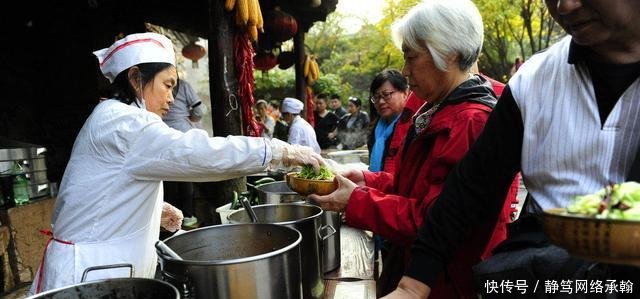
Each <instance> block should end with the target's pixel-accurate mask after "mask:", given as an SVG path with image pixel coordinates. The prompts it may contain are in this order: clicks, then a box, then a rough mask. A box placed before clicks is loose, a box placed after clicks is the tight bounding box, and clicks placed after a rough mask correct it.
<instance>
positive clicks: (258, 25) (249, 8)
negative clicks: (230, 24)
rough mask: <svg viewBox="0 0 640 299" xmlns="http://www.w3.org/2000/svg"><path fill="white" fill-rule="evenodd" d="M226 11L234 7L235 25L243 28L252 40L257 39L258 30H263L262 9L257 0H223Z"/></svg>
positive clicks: (255, 40)
mask: <svg viewBox="0 0 640 299" xmlns="http://www.w3.org/2000/svg"><path fill="white" fill-rule="evenodd" d="M224 8H225V9H226V10H227V11H233V10H234V9H235V13H236V15H235V18H236V25H238V26H240V27H242V28H245V30H246V31H247V32H249V35H250V36H251V40H252V41H253V42H257V41H258V31H261V32H264V29H263V27H264V20H263V19H262V9H261V8H260V2H259V1H258V0H225V2H224Z"/></svg>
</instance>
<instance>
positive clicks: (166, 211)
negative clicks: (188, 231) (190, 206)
mask: <svg viewBox="0 0 640 299" xmlns="http://www.w3.org/2000/svg"><path fill="white" fill-rule="evenodd" d="M183 218H184V217H183V216H182V211H180V210H178V208H176V207H174V206H172V205H170V204H168V203H166V202H164V203H163V205H162V216H161V217H160V226H162V227H163V228H164V229H166V230H168V231H170V232H175V231H177V230H179V229H180V228H181V227H182V219H183Z"/></svg>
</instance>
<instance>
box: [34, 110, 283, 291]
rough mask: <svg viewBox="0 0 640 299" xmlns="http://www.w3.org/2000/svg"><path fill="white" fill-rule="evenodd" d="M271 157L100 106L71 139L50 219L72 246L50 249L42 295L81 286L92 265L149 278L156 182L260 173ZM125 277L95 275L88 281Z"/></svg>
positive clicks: (256, 144) (262, 143)
mask: <svg viewBox="0 0 640 299" xmlns="http://www.w3.org/2000/svg"><path fill="white" fill-rule="evenodd" d="M271 158H272V153H271V148H270V141H269V140H266V139H265V138H252V137H244V136H229V137H226V138H224V137H213V138H210V137H208V135H207V132H205V131H203V130H199V129H194V130H190V131H188V132H186V133H182V132H180V131H178V130H175V129H172V128H169V127H168V126H167V125H166V124H165V123H164V122H162V119H161V118H160V117H159V116H158V115H156V114H153V113H151V112H148V111H146V110H145V109H144V108H138V107H137V106H135V104H132V105H126V104H123V103H121V102H119V101H117V100H107V101H104V102H102V103H100V104H99V105H98V106H96V108H95V109H94V111H93V113H92V114H91V115H90V116H89V118H88V119H87V121H86V122H85V124H84V126H83V127H82V130H81V131H80V133H79V135H78V137H77V139H76V141H75V144H74V146H73V151H72V153H71V158H70V160H69V164H68V165H67V168H66V170H65V173H64V177H63V179H62V182H61V184H60V189H59V193H58V198H57V200H56V204H55V208H54V213H53V217H52V223H53V224H52V231H53V235H54V237H55V238H56V239H58V240H64V241H69V242H73V243H74V244H73V245H67V244H63V243H61V242H56V241H53V242H51V243H50V244H49V246H48V248H47V252H46V256H45V262H44V268H43V269H44V271H43V277H42V285H41V291H44V290H50V289H53V288H58V287H63V286H67V285H71V284H76V283H79V282H80V279H81V275H82V272H83V271H84V270H85V269H86V268H87V267H91V266H98V265H108V264H118V263H129V264H133V266H134V275H133V276H134V277H147V278H150V277H153V276H154V274H155V268H156V262H157V256H156V253H155V249H154V243H155V241H156V240H157V239H158V235H159V230H160V214H161V211H162V198H163V194H162V180H169V181H190V182H197V181H200V182H202V181H218V180H225V179H229V178H233V177H239V176H242V175H246V174H250V173H255V172H259V171H263V170H264V169H265V168H266V166H267V164H268V163H269V162H270V161H271ZM128 275H129V273H128V270H127V269H114V270H107V271H96V272H90V275H89V276H88V279H87V280H94V279H104V278H113V277H128ZM37 278H38V276H36V279H35V281H34V284H33V286H32V293H33V292H34V291H35V285H36V283H37V281H38V279H37Z"/></svg>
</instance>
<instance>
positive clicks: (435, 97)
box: [310, 0, 513, 299]
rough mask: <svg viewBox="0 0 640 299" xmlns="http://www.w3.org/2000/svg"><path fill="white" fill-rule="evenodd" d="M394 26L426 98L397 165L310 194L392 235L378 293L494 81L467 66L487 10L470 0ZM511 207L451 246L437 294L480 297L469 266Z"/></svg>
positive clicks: (407, 68)
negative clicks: (480, 9)
mask: <svg viewBox="0 0 640 299" xmlns="http://www.w3.org/2000/svg"><path fill="white" fill-rule="evenodd" d="M454 20H455V21H454ZM452 24H455V26H452ZM425 28H429V30H425ZM395 32H396V35H397V36H399V37H400V38H399V39H398V40H399V42H398V43H399V44H401V47H402V51H403V52H404V57H405V65H404V68H403V70H402V73H403V74H404V75H405V76H406V77H407V78H408V82H409V86H411V89H412V90H413V92H414V93H415V94H416V96H418V97H419V98H422V99H425V100H426V103H425V104H424V105H423V106H422V107H421V108H420V109H419V110H418V112H417V113H416V116H414V117H413V125H412V127H411V128H409V130H408V134H407V136H406V137H405V141H404V145H403V147H402V149H401V152H400V153H399V155H400V156H399V157H398V160H397V161H398V162H399V164H398V165H397V166H396V170H395V173H386V172H368V171H347V172H345V173H343V175H336V180H337V182H338V184H339V187H338V189H337V190H336V191H335V192H333V193H331V194H329V195H326V196H317V195H311V196H310V198H311V199H312V200H315V201H316V202H318V203H320V204H321V206H322V208H324V209H326V210H332V211H344V214H345V219H346V222H347V224H348V225H349V226H350V227H355V228H360V229H365V230H369V231H372V232H373V233H374V234H377V235H380V236H381V237H383V238H384V239H385V240H388V241H389V242H391V243H392V247H391V248H390V249H389V254H388V256H387V258H386V259H385V260H384V265H383V267H382V273H381V276H380V278H379V279H378V281H377V287H378V296H382V295H385V294H387V293H389V292H391V291H393V290H394V289H395V287H396V286H397V284H398V281H399V280H400V278H401V277H402V275H403V274H404V268H405V265H407V263H408V262H409V260H410V259H411V256H410V252H409V249H410V245H411V243H412V242H413V240H414V239H415V238H416V235H417V234H418V227H420V226H421V225H422V223H424V221H425V218H424V216H425V215H426V214H427V211H428V210H429V209H430V208H431V207H432V206H433V205H434V203H435V202H436V199H437V197H438V195H439V194H440V191H441V190H442V188H443V186H444V181H445V179H446V177H447V176H448V175H449V173H450V172H451V170H452V169H453V168H454V166H455V165H456V164H457V163H458V161H460V159H462V157H463V156H464V154H465V153H466V152H467V151H468V150H469V148H470V147H471V145H472V144H473V142H474V141H475V139H476V138H477V137H478V136H479V135H480V133H481V132H482V130H483V129H484V125H485V122H486V121H487V119H488V118H489V114H490V112H491V111H492V109H493V106H494V105H495V103H496V98H495V94H494V93H493V89H492V86H491V84H490V83H489V82H488V81H487V80H486V79H484V78H483V77H481V76H478V75H471V74H470V73H469V69H470V67H471V65H472V64H473V63H474V62H475V61H476V59H477V58H478V54H479V53H480V52H481V48H482V41H483V24H482V18H481V16H480V13H479V12H478V9H477V8H476V6H475V5H474V4H473V3H472V2H471V1H461V0H450V1H434V0H430V1H425V2H423V4H422V5H419V6H417V7H415V8H413V9H412V10H411V11H410V12H409V14H408V15H407V16H405V17H404V18H403V19H402V20H401V21H400V22H399V23H397V25H396V27H395ZM416 32H420V34H424V35H421V36H417V35H416V34H415V33H416ZM441 41H446V42H441ZM512 179H513V178H512ZM504 197H505V196H504V195H503V196H502V198H501V199H497V200H502V201H504V199H505V198H504ZM509 208H510V207H509V206H506V207H505V209H504V211H503V212H502V213H496V214H495V215H493V216H494V217H492V218H488V219H486V221H483V222H482V223H479V224H478V225H476V226H474V228H473V231H472V232H471V233H470V234H468V237H467V238H466V240H465V243H464V246H462V247H461V248H460V249H459V250H457V251H456V252H454V253H452V254H453V255H454V256H455V258H454V259H452V260H451V262H450V263H449V264H448V265H447V275H446V276H445V275H441V276H440V277H438V280H437V283H436V285H435V286H434V292H433V298H442V299H449V298H476V296H475V292H474V288H473V283H472V271H471V268H472V266H473V265H475V264H477V263H479V262H480V261H481V259H482V257H483V256H487V255H488V253H489V252H490V251H491V250H492V249H493V248H494V247H495V246H496V245H497V244H498V243H500V242H501V241H502V240H504V239H505V237H506V230H505V229H504V227H505V225H506V223H507V222H508V221H509V212H510V209H509ZM497 231H501V232H502V233H495V232H497Z"/></svg>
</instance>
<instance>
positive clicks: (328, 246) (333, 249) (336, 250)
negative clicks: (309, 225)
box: [307, 199, 342, 273]
mask: <svg viewBox="0 0 640 299" xmlns="http://www.w3.org/2000/svg"><path fill="white" fill-rule="evenodd" d="M307 203H308V204H312V205H316V206H320V205H319V204H318V203H316V202H315V201H313V200H311V199H308V200H307ZM341 224H342V217H341V216H340V213H338V212H333V211H324V213H323V214H322V225H323V226H326V225H329V226H331V227H333V228H334V229H335V231H336V233H335V234H333V235H331V236H329V237H328V238H325V239H324V240H323V241H322V243H321V245H322V246H321V252H322V272H323V273H327V272H331V271H333V270H335V269H336V268H338V267H340V225H341Z"/></svg>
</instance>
